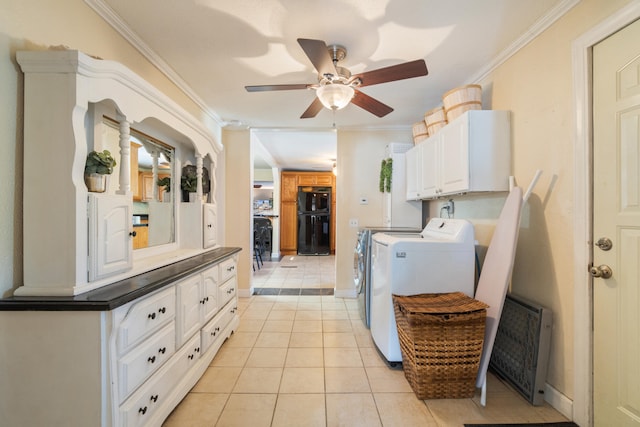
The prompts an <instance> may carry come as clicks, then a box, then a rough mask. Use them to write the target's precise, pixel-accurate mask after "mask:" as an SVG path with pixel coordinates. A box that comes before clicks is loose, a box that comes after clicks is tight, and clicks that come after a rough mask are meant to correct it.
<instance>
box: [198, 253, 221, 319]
mask: <svg viewBox="0 0 640 427" xmlns="http://www.w3.org/2000/svg"><path fill="white" fill-rule="evenodd" d="M218 283H219V282H218V266H217V265H215V266H213V267H211V268H208V269H206V270H205V271H203V272H202V290H203V293H202V297H201V298H202V300H201V301H202V307H203V313H202V314H203V319H202V321H203V322H204V323H206V322H207V321H209V319H211V318H212V317H213V315H214V314H216V311H217V310H218Z"/></svg>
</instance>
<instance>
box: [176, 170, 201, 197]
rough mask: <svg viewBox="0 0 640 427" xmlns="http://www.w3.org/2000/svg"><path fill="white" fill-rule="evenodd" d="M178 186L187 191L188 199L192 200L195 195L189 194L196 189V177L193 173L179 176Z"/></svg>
mask: <svg viewBox="0 0 640 427" xmlns="http://www.w3.org/2000/svg"><path fill="white" fill-rule="evenodd" d="M180 187H181V188H182V190H184V191H185V192H187V193H189V201H193V200H192V199H194V200H195V197H194V196H191V194H193V193H196V191H198V177H197V176H196V175H195V174H193V173H187V174H186V175H182V177H181V178H180Z"/></svg>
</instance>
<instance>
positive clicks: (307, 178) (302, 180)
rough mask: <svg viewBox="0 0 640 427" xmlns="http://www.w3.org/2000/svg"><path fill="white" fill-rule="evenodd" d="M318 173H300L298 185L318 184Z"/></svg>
mask: <svg viewBox="0 0 640 427" xmlns="http://www.w3.org/2000/svg"><path fill="white" fill-rule="evenodd" d="M316 183H317V179H316V175H311V174H303V173H300V174H298V185H299V186H300V185H316Z"/></svg>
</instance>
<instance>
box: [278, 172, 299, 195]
mask: <svg viewBox="0 0 640 427" xmlns="http://www.w3.org/2000/svg"><path fill="white" fill-rule="evenodd" d="M280 179H281V181H282V182H281V186H280V188H281V192H280V199H281V200H282V201H283V202H295V201H296V199H297V197H298V174H297V173H296V172H282V176H281V178H280Z"/></svg>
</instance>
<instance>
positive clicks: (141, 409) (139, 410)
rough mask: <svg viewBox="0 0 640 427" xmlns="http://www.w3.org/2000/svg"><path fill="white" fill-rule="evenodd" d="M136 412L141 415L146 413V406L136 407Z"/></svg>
mask: <svg viewBox="0 0 640 427" xmlns="http://www.w3.org/2000/svg"><path fill="white" fill-rule="evenodd" d="M138 413H140V414H142V415H144V414H146V413H147V407H146V406H145V407H144V408H140V409H138Z"/></svg>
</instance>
